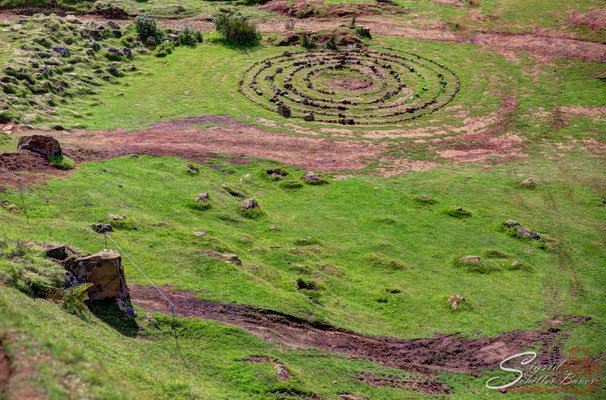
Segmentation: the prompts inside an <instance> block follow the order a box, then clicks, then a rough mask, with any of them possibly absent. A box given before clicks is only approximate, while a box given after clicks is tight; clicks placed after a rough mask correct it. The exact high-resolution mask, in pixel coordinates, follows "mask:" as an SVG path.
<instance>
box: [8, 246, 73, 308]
mask: <svg viewBox="0 0 606 400" xmlns="http://www.w3.org/2000/svg"><path fill="white" fill-rule="evenodd" d="M0 244H2V246H1V247H0V281H2V282H4V284H6V285H8V286H11V287H14V288H15V289H17V290H19V291H21V292H23V293H25V294H27V295H28V296H30V297H49V295H54V294H55V293H60V290H61V288H62V286H63V284H64V281H65V269H64V268H63V267H62V266H60V265H59V264H56V263H54V262H52V261H50V260H48V259H46V258H45V257H44V251H43V250H42V249H36V248H33V247H30V246H26V245H25V244H24V243H23V242H20V241H17V242H15V243H7V242H0Z"/></svg>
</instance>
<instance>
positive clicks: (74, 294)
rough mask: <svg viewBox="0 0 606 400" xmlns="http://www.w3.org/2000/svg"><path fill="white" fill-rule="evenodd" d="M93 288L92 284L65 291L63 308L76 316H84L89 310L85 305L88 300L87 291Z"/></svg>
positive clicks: (84, 284) (73, 287)
mask: <svg viewBox="0 0 606 400" xmlns="http://www.w3.org/2000/svg"><path fill="white" fill-rule="evenodd" d="M91 286H93V284H92V283H83V284H80V285H76V286H72V287H70V288H68V289H66V290H65V291H63V308H65V310H67V312H69V313H72V314H74V315H78V316H84V315H85V313H86V311H87V310H88V309H87V308H86V304H84V302H85V301H87V300H88V293H87V289H88V288H89V287H91Z"/></svg>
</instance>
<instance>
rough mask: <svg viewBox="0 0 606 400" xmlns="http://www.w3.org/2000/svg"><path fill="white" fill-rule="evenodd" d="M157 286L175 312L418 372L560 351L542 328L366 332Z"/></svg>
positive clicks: (140, 300)
mask: <svg viewBox="0 0 606 400" xmlns="http://www.w3.org/2000/svg"><path fill="white" fill-rule="evenodd" d="M163 290H164V291H165V293H166V294H167V295H168V296H169V298H170V299H171V300H172V301H173V302H174V303H175V305H176V312H177V314H179V315H181V316H185V317H199V318H204V319H212V320H216V321H219V322H222V323H225V324H229V325H236V326H240V327H242V328H244V329H246V330H247V331H249V332H250V333H252V334H254V335H257V336H259V337H261V338H263V339H265V340H268V341H279V342H283V343H286V344H288V345H291V346H295V347H316V348H319V349H323V350H327V351H330V352H334V353H341V354H346V355H348V356H351V357H361V358H368V359H370V360H373V361H375V362H378V363H381V364H385V365H390V366H394V367H397V368H400V369H405V370H410V371H416V372H420V373H424V374H434V373H435V372H437V371H448V372H462V373H466V374H474V375H477V374H479V373H480V372H481V371H482V370H484V369H493V368H496V367H497V366H498V364H499V363H500V362H501V361H502V360H503V359H504V358H505V357H508V356H510V355H513V354H516V353H519V352H520V351H522V350H523V349H524V348H526V347H530V346H531V345H533V344H540V345H541V348H542V349H545V350H544V351H541V352H540V354H539V355H538V358H537V360H538V361H537V362H538V363H548V362H554V361H557V360H560V359H561V357H562V355H561V354H560V353H559V352H557V353H551V352H550V351H549V350H548V349H552V348H554V347H557V346H555V345H556V344H557V343H556V342H557V340H558V337H559V335H554V334H553V333H551V332H548V331H545V332H542V331H514V332H506V333H502V334H501V335H499V336H496V337H479V338H460V337H457V336H454V335H443V334H436V335H435V336H434V337H432V338H424V339H409V340H402V339H396V338H391V337H367V336H362V335H359V334H356V333H354V332H351V331H347V330H343V329H339V328H336V327H334V326H331V325H328V324H322V323H312V322H309V321H306V320H303V319H300V318H297V317H294V316H292V315H287V314H282V313H279V312H276V311H272V310H266V309H260V308H257V307H254V306H247V305H238V304H233V303H232V304H224V303H217V302H209V301H205V300H201V299H198V298H197V297H195V295H194V294H193V293H191V292H183V291H175V290H171V289H169V288H166V289H163ZM130 294H131V298H132V301H133V303H134V304H135V305H136V306H139V307H142V308H144V309H147V310H151V311H155V312H161V313H170V308H169V307H168V305H167V303H166V300H164V299H163V298H162V297H161V296H160V295H159V294H158V292H157V291H156V290H155V289H153V288H151V287H143V286H134V285H133V286H131V287H130Z"/></svg>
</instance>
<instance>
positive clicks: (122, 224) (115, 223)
mask: <svg viewBox="0 0 606 400" xmlns="http://www.w3.org/2000/svg"><path fill="white" fill-rule="evenodd" d="M105 223H107V224H110V225H111V226H112V228H113V229H116V230H122V231H136V230H138V224H137V223H136V222H135V221H133V220H132V219H129V218H125V219H119V220H115V219H112V220H110V219H107V220H106V222H105Z"/></svg>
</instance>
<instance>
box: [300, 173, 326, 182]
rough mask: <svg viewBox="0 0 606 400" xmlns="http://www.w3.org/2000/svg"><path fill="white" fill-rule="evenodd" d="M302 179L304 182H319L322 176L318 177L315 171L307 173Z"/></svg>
mask: <svg viewBox="0 0 606 400" xmlns="http://www.w3.org/2000/svg"><path fill="white" fill-rule="evenodd" d="M301 179H302V180H304V181H319V180H320V179H321V178H320V175H318V174H317V173H315V172H313V171H307V172H305V173H304V174H303V175H302V176H301Z"/></svg>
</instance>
